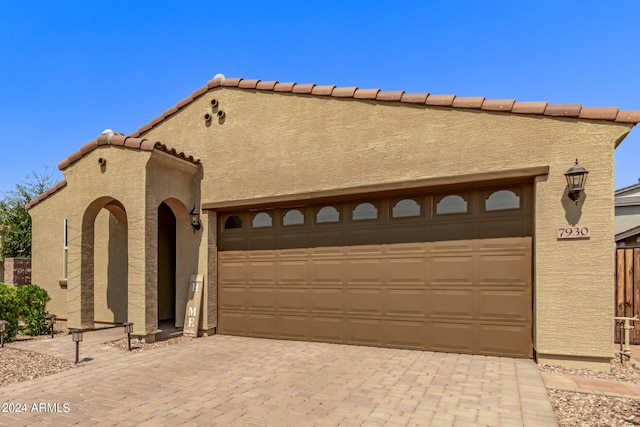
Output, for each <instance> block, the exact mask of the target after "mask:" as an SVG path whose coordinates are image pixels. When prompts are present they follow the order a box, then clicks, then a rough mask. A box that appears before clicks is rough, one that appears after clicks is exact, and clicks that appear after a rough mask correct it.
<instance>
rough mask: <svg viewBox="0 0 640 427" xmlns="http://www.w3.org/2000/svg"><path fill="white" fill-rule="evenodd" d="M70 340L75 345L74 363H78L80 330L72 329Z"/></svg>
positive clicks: (80, 339)
mask: <svg viewBox="0 0 640 427" xmlns="http://www.w3.org/2000/svg"><path fill="white" fill-rule="evenodd" d="M71 339H72V340H73V342H74V343H76V363H78V362H79V360H80V341H82V331H81V330H80V329H72V330H71Z"/></svg>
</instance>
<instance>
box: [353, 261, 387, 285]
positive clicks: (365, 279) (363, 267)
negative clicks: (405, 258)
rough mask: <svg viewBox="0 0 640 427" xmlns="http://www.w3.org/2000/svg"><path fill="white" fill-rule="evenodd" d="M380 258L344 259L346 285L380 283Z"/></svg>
mask: <svg viewBox="0 0 640 427" xmlns="http://www.w3.org/2000/svg"><path fill="white" fill-rule="evenodd" d="M382 263H383V261H382V259H380V258H374V259H347V260H345V261H344V267H345V271H346V275H345V277H346V279H347V284H348V285H381V284H382Z"/></svg>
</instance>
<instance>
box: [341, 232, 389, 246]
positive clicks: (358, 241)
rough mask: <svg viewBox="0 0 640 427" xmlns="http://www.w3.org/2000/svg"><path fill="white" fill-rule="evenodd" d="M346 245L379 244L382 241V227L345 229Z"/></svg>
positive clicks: (343, 242) (343, 241)
mask: <svg viewBox="0 0 640 427" xmlns="http://www.w3.org/2000/svg"><path fill="white" fill-rule="evenodd" d="M342 238H343V240H342V244H343V245H344V246H361V245H379V244H381V243H382V241H383V240H382V229H380V228H373V229H366V228H356V229H345V230H344V231H343V235H342Z"/></svg>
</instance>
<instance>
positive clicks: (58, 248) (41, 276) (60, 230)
mask: <svg viewBox="0 0 640 427" xmlns="http://www.w3.org/2000/svg"><path fill="white" fill-rule="evenodd" d="M67 199H68V191H67V187H63V188H62V189H61V190H59V191H58V192H56V193H55V194H54V195H52V196H50V197H48V198H46V199H45V200H43V201H42V202H40V203H38V204H37V205H35V206H34V207H33V208H31V210H30V211H29V214H30V215H31V226H32V230H33V234H32V240H31V257H32V258H31V281H32V282H33V283H35V284H36V285H38V286H40V287H42V288H44V289H46V290H47V292H48V293H49V296H50V297H51V301H50V302H49V304H47V310H49V312H50V313H54V314H56V315H57V316H58V317H59V318H61V319H66V318H67V289H66V288H65V287H64V286H65V282H64V281H63V282H62V286H61V282H60V281H61V280H63V279H64V277H63V267H62V266H63V245H64V219H65V218H66V215H67Z"/></svg>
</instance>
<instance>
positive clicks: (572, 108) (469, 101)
mask: <svg viewBox="0 0 640 427" xmlns="http://www.w3.org/2000/svg"><path fill="white" fill-rule="evenodd" d="M217 87H233V88H238V89H244V90H260V91H271V92H288V93H295V94H302V95H312V96H330V97H334V98H353V99H362V100H375V101H381V102H405V103H411V104H422V105H429V106H437V107H449V108H456V109H458V108H459V109H474V110H484V111H492V112H505V113H512V114H532V115H540V116H549V117H570V118H575V119H582V120H604V121H609V122H617V123H632V124H634V125H635V124H637V123H640V110H620V109H618V108H616V107H583V106H582V105H580V104H548V103H546V102H518V101H516V100H513V99H503V100H493V99H485V98H483V97H469V98H466V97H457V96H456V95H431V94H429V93H406V92H404V91H400V90H399V91H383V90H380V89H359V88H357V87H336V86H318V85H315V84H313V83H307V84H297V83H293V82H286V83H280V82H275V81H260V80H256V79H252V80H248V79H242V78H225V79H224V80H223V81H222V82H221V79H220V78H214V79H213V80H210V81H209V82H207V84H206V85H205V86H203V87H201V88H199V89H198V90H196V91H194V92H193V93H192V94H191V95H190V96H188V97H186V98H185V99H183V100H181V101H179V102H178V103H177V104H176V105H175V106H173V107H171V108H169V109H168V110H166V111H164V112H163V113H162V114H161V115H160V116H158V117H156V118H154V119H153V120H151V121H150V122H149V123H147V124H146V125H144V126H142V127H141V128H140V129H138V130H137V131H135V132H133V133H132V134H131V135H130V136H131V137H139V136H141V135H142V134H144V133H145V132H146V131H148V130H149V129H151V128H153V127H154V126H156V125H157V124H158V123H160V122H162V121H163V120H165V119H166V118H167V117H169V116H171V115H173V114H175V113H176V112H178V111H179V110H180V109H182V108H184V107H185V106H186V105H188V104H189V103H191V102H193V101H194V100H195V99H197V98H199V97H200V96H202V95H204V94H205V93H207V92H208V91H209V90H211V89H215V88H217Z"/></svg>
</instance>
